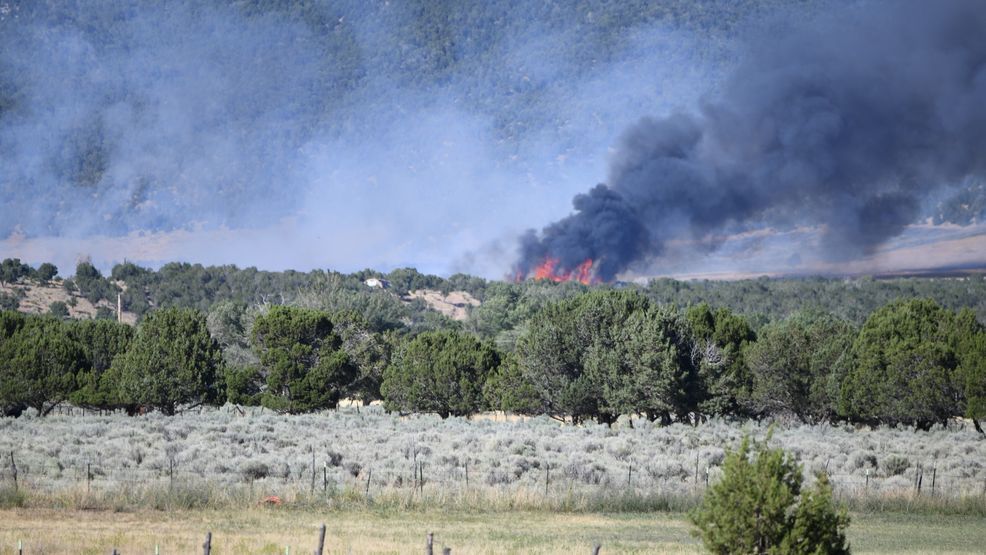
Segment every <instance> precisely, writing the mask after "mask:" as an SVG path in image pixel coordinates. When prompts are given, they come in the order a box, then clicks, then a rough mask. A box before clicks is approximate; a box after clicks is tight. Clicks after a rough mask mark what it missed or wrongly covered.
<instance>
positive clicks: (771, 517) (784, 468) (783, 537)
mask: <svg viewBox="0 0 986 555" xmlns="http://www.w3.org/2000/svg"><path fill="white" fill-rule="evenodd" d="M722 471H723V476H722V479H721V480H719V481H718V482H717V483H716V484H714V485H713V486H712V487H711V488H710V489H709V491H708V492H707V493H706V495H705V499H704V501H703V503H702V506H701V507H699V508H698V509H697V510H695V511H694V512H693V513H692V514H691V515H690V518H691V521H692V523H693V524H695V526H697V527H698V532H697V535H698V536H699V537H700V538H701V539H702V543H703V544H704V545H705V548H706V549H707V550H708V551H709V552H711V553H721V554H728V553H758V554H767V553H775V554H789V555H802V554H803V555H825V554H832V555H836V554H844V553H849V545H848V543H847V542H846V535H845V530H846V527H847V526H848V525H849V517H848V515H847V513H846V511H845V509H837V508H836V507H835V505H834V503H833V501H832V488H831V486H830V485H829V482H828V478H827V477H826V476H825V475H824V474H822V475H819V476H818V479H817V481H816V482H815V486H814V488H813V489H811V490H806V489H803V487H802V481H803V480H804V477H803V472H802V469H801V467H800V466H799V465H798V464H797V463H796V462H795V460H794V458H793V457H791V456H790V455H787V454H786V453H784V451H782V450H780V449H768V448H766V447H765V446H762V445H756V446H754V447H752V448H751V445H750V440H749V438H748V437H747V438H744V439H743V442H742V443H741V444H740V446H739V448H738V449H737V450H735V451H732V452H729V453H727V455H726V457H725V459H724V461H723V465H722Z"/></svg>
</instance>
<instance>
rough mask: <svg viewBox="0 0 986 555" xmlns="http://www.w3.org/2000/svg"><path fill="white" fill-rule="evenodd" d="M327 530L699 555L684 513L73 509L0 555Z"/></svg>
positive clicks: (126, 549) (549, 549) (244, 547)
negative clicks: (18, 548)
mask: <svg viewBox="0 0 986 555" xmlns="http://www.w3.org/2000/svg"><path fill="white" fill-rule="evenodd" d="M852 517H853V522H852V524H851V525H850V527H849V531H848V537H849V541H850V543H851V545H852V548H853V551H854V552H856V553H887V554H891V553H914V554H917V553H938V554H944V553H955V554H958V553H982V546H983V545H986V518H984V517H982V516H971V515H951V516H948V517H941V516H933V515H928V514H921V513H916V514H900V513H878V514H874V513H854V514H853V515H852ZM321 523H325V524H326V529H327V532H326V543H325V546H326V552H327V553H357V554H359V553H421V552H423V548H424V543H425V541H424V540H425V536H426V534H427V533H428V532H433V533H434V534H435V536H434V537H435V550H436V552H440V548H441V547H442V546H448V547H450V548H452V553H453V554H481V553H482V554H487V553H488V554H493V553H540V554H559V555H561V554H571V553H575V554H578V553H585V554H588V553H590V552H591V550H592V547H593V546H594V545H596V544H601V545H602V546H603V548H602V551H601V552H602V553H700V552H701V545H700V544H699V543H698V541H697V540H696V539H695V538H694V537H692V536H691V534H690V530H691V527H690V525H689V524H688V522H687V520H686V518H685V516H684V515H683V514H681V513H662V512H657V513H654V512H651V513H586V514H582V513H557V512H547V511H515V512H511V511H465V510H453V511H442V510H422V511H417V510H412V511H389V510H344V511H312V510H294V509H285V508H278V509H274V508H246V509H242V510H192V511H174V512H162V511H147V510H141V511H136V512H125V513H118V512H112V511H81V510H72V509H6V510H0V555H7V554H14V553H16V551H14V548H15V547H16V545H17V541H18V540H22V541H23V542H24V546H25V553H27V554H35V553H45V554H60V553H66V554H67V553H72V554H92V555H96V554H105V553H110V552H111V551H112V550H113V549H114V548H116V549H117V550H119V552H120V553H124V554H129V553H153V552H154V546H155V545H158V546H159V547H160V552H161V553H197V552H201V547H200V546H201V544H202V541H203V539H204V535H205V531H206V530H209V531H212V533H213V541H212V552H213V553H216V554H227V553H237V554H247V553H268V554H275V555H276V554H281V553H285V548H286V547H290V551H291V553H310V552H311V550H312V549H313V548H314V546H315V544H316V540H317V535H318V526H319V525H320V524H321Z"/></svg>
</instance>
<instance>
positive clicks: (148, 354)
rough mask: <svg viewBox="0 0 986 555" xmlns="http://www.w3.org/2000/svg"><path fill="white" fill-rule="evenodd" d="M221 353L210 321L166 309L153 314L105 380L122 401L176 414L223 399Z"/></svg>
mask: <svg viewBox="0 0 986 555" xmlns="http://www.w3.org/2000/svg"><path fill="white" fill-rule="evenodd" d="M222 375H223V361H222V351H221V350H220V349H219V345H218V343H216V341H215V340H214V339H212V337H211V336H210V335H209V330H208V327H207V326H206V322H205V317H204V316H203V315H202V314H201V313H198V312H196V311H194V310H190V309H179V308H166V309H162V310H159V311H155V312H153V313H151V314H149V315H148V316H147V317H146V318H145V319H144V321H143V322H141V325H140V327H139V328H137V333H136V335H134V338H133V342H132V343H131V344H130V346H129V348H128V349H127V350H126V351H125V352H124V353H123V354H121V355H119V356H117V357H115V358H114V359H113V363H112V366H111V368H110V370H109V371H108V372H107V373H106V374H105V375H104V379H110V380H112V383H113V384H114V385H115V387H113V391H114V392H115V394H116V396H117V398H118V400H119V401H120V402H122V403H123V404H127V405H142V406H148V407H153V408H156V409H158V410H160V411H161V412H163V413H165V414H175V412H176V411H177V410H178V408H179V407H180V406H182V405H193V406H194V405H199V404H203V403H220V402H221V401H222V399H223V387H222V381H221V377H222Z"/></svg>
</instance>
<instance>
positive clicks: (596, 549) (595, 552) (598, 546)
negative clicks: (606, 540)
mask: <svg viewBox="0 0 986 555" xmlns="http://www.w3.org/2000/svg"><path fill="white" fill-rule="evenodd" d="M602 548H603V546H602V544H600V543H597V544H596V546H595V547H593V548H592V555H599V550H600V549H602Z"/></svg>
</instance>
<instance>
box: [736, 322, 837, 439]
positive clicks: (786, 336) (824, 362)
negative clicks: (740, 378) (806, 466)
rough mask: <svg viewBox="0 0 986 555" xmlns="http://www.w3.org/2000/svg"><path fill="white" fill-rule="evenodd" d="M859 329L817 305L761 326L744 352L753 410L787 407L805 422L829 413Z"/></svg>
mask: <svg viewBox="0 0 986 555" xmlns="http://www.w3.org/2000/svg"><path fill="white" fill-rule="evenodd" d="M855 335H856V331H855V329H853V327H852V325H850V324H849V323H848V322H845V321H844V320H839V319H838V318H835V317H833V316H832V315H831V314H827V313H824V312H819V311H805V312H799V313H796V314H794V315H792V316H790V317H788V318H785V319H784V320H782V321H780V322H776V323H771V324H768V325H767V326H764V327H763V328H761V330H760V333H759V337H758V338H757V341H756V343H753V344H751V345H750V347H749V349H748V350H747V353H746V361H747V364H748V366H749V370H750V374H751V379H752V388H753V389H752V392H751V396H750V408H751V410H752V411H753V412H754V413H756V414H773V413H778V412H786V413H790V414H794V415H796V416H797V417H798V418H800V419H801V420H803V421H805V422H817V421H825V420H829V419H831V418H832V417H833V416H834V415H835V412H836V409H837V403H838V398H839V391H838V389H837V388H838V385H839V378H840V377H841V372H842V371H844V370H845V368H847V366H848V362H847V360H846V356H847V353H848V352H849V348H850V346H851V345H852V341H853V339H854V337H855Z"/></svg>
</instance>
